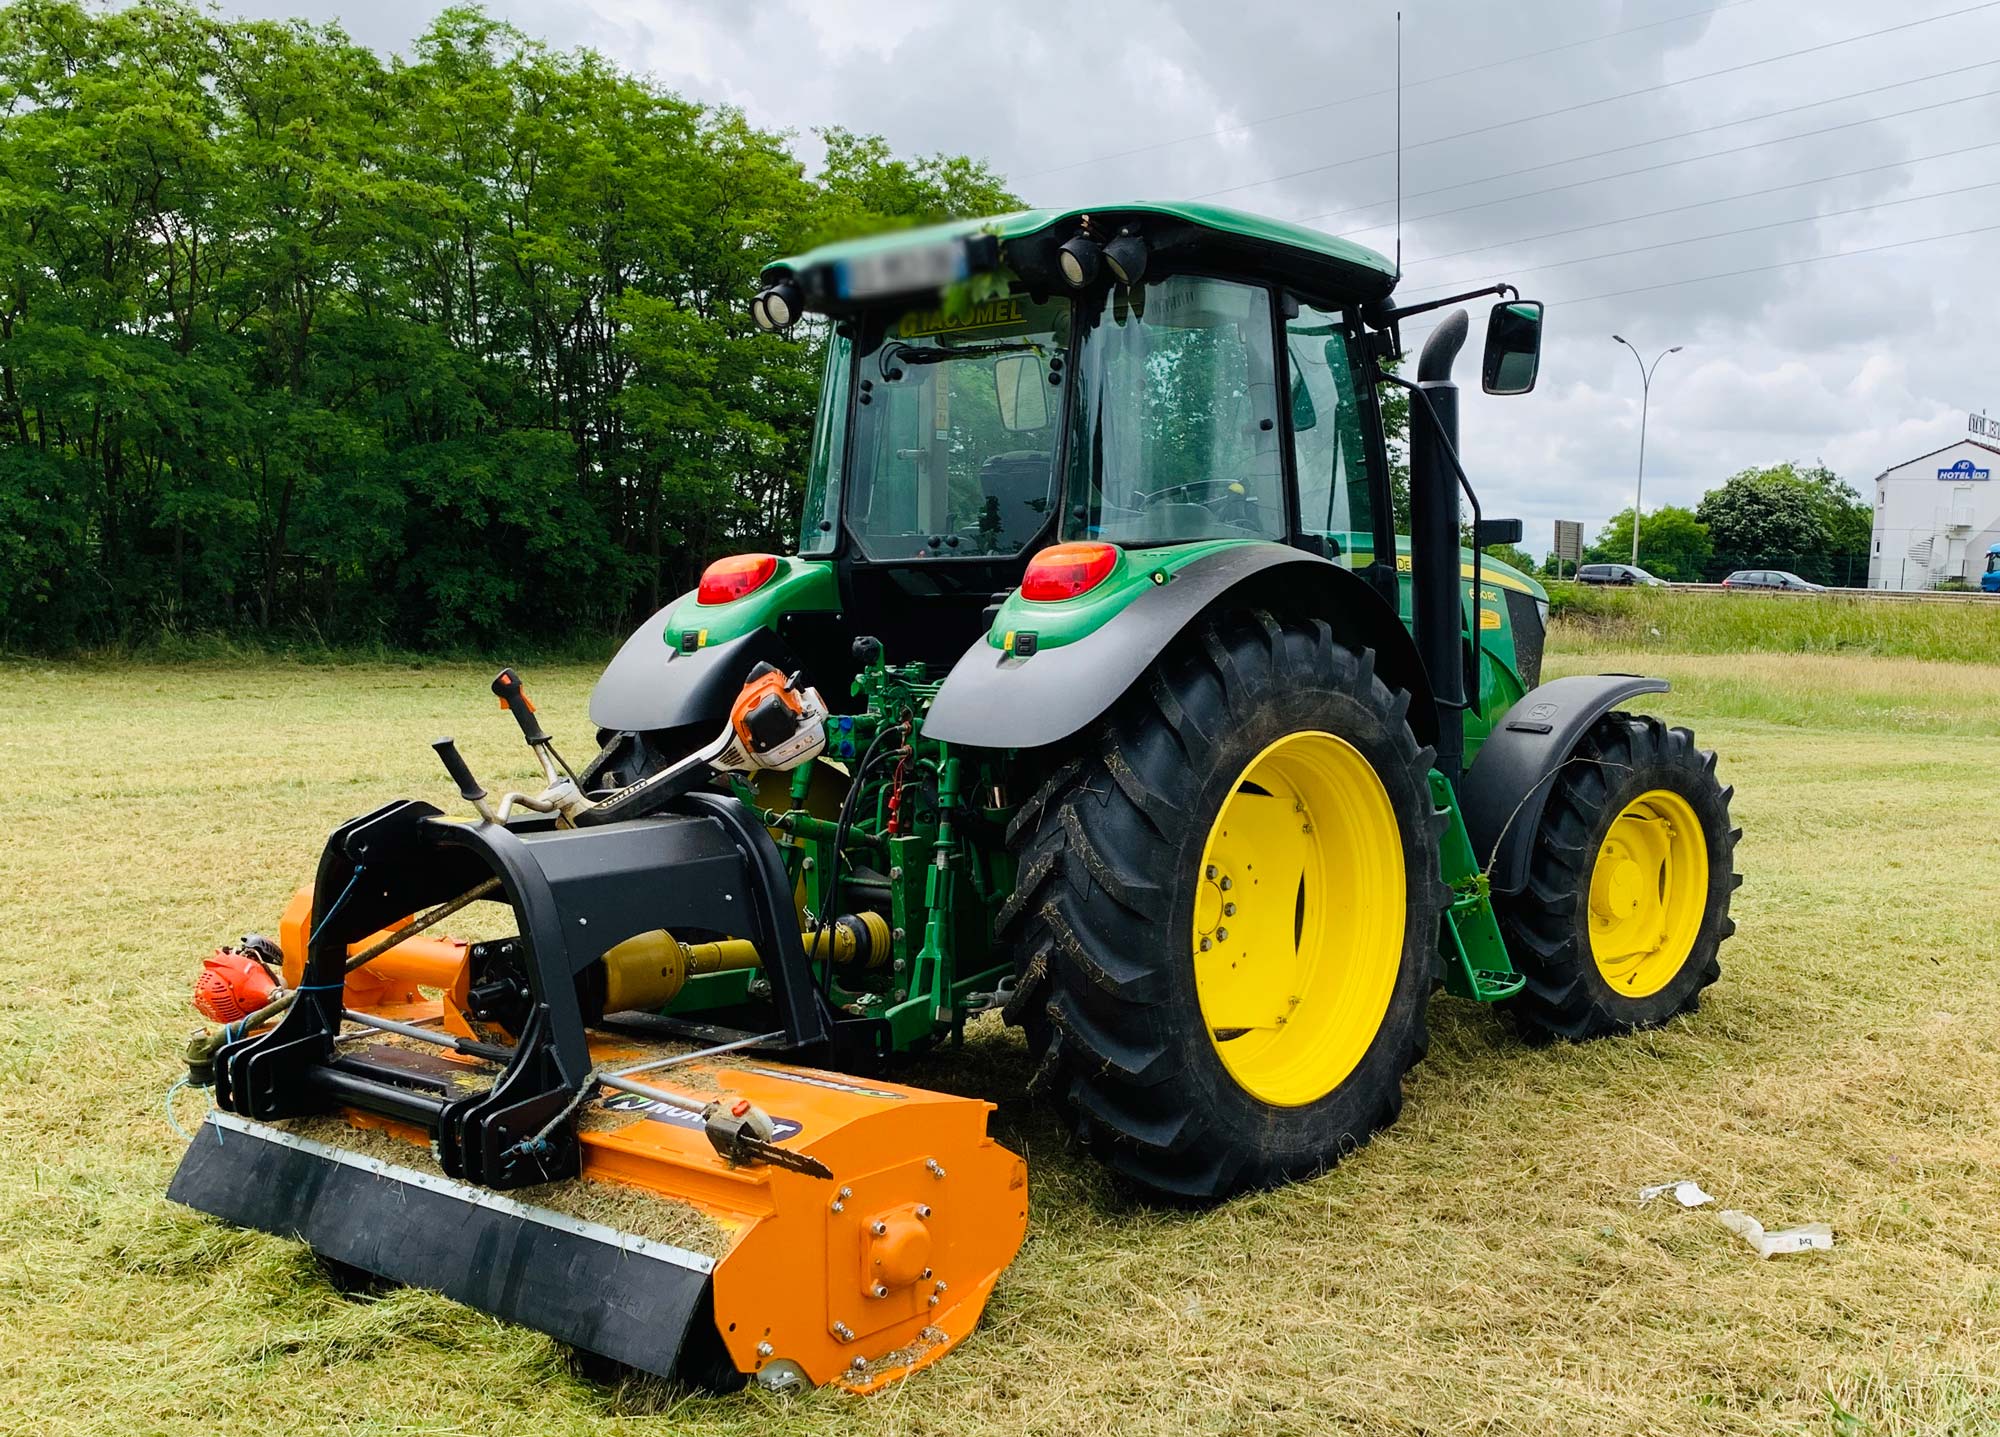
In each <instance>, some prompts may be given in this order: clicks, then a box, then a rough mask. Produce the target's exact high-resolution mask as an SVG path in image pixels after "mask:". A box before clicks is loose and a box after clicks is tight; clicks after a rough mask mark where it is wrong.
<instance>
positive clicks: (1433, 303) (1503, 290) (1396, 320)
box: [1368, 284, 1521, 329]
mask: <svg viewBox="0 0 2000 1437" xmlns="http://www.w3.org/2000/svg"><path fill="white" fill-rule="evenodd" d="M1489 294H1493V295H1498V296H1499V297H1500V298H1502V299H1519V298H1520V297H1521V291H1520V290H1518V289H1516V288H1515V287H1514V286H1513V285H1511V284H1489V285H1487V286H1486V288H1484V289H1469V290H1467V291H1466V292H1465V293H1464V294H1454V295H1451V296H1449V297H1447V298H1445V299H1427V300H1425V301H1424V302H1423V303H1422V304H1406V305H1402V306H1400V307H1399V308H1396V309H1383V310H1375V311H1374V312H1372V313H1370V314H1369V315H1368V322H1369V323H1370V324H1372V325H1374V326H1375V327H1376V328H1377V329H1387V328H1388V327H1389V326H1390V325H1394V324H1401V323H1402V322H1403V321H1404V320H1406V319H1408V318H1409V317H1410V316H1411V315H1413V314H1428V313H1430V312H1431V311H1432V310H1434V309H1443V308H1444V307H1445V306H1446V305H1448V304H1460V303H1463V302H1464V301H1465V300H1468V299H1481V298H1484V297H1485V296H1486V295H1489Z"/></svg>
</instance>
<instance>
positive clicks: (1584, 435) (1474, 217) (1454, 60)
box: [226, 0, 2000, 547]
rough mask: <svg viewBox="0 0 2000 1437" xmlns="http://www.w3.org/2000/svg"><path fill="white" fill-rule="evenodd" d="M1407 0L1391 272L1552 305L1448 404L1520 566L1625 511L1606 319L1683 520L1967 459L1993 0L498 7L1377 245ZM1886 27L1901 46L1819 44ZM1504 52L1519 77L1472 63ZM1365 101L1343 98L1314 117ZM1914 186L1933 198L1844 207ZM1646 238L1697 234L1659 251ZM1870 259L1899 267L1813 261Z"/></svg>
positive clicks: (679, 83) (509, 0) (1985, 387)
mask: <svg viewBox="0 0 2000 1437" xmlns="http://www.w3.org/2000/svg"><path fill="white" fill-rule="evenodd" d="M1399 4H1400V8H1402V9H1403V11H1404V12H1405V21H1404V30H1403V54H1404V74H1405V77H1406V80H1407V82H1408V83H1407V85H1406V89H1405V103H1404V114H1403V132H1404V139H1405V154H1404V166H1403V184H1404V189H1405V193H1406V202H1405V223H1404V227H1403V234H1402V240H1403V246H1404V252H1405V254H1406V255H1407V256H1409V258H1410V261H1411V263H1410V267H1409V275H1408V279H1407V281H1406V283H1407V285H1408V286H1409V287H1410V288H1411V289H1412V290H1417V289H1421V288H1422V287H1423V286H1426V285H1436V284H1445V283H1450V282H1453V281H1459V280H1465V281H1469V282H1471V283H1472V284H1479V283H1485V282H1487V281H1489V280H1493V279H1504V278H1506V277H1507V276H1508V275H1510V274H1513V273H1521V274H1522V281H1521V282H1522V285H1523V287H1524V288H1525V289H1527V290H1528V292H1529V293H1530V294H1531V295H1535V294H1539V295H1540V296H1542V297H1543V298H1545V299H1546V300H1547V301H1548V302H1549V304H1550V309H1549V321H1548V339H1547V344H1546V348H1545V360H1544V371H1543V379H1542V382H1541V385H1540V386H1539V388H1538V389H1537V390H1536V392H1535V394H1533V395H1532V396H1529V397H1527V398H1525V399H1509V400H1505V401H1496V400H1490V399H1487V398H1485V397H1484V396H1481V395H1478V394H1477V393H1471V394H1468V396H1467V399H1466V403H1465V413H1464V427H1465V447H1466V450H1467V453H1468V456H1469V457H1470V458H1471V459H1472V460H1473V461H1474V463H1473V467H1474V473H1475V477H1476V479H1477V480H1478V482H1479V484H1480V488H1481V492H1482V497H1483V499H1484V501H1485V506H1486V509H1487V512H1489V513H1496V514H1498V513H1512V514H1520V515H1522V516H1523V517H1525V518H1527V519H1529V520H1531V521H1532V522H1531V526H1530V534H1529V537H1530V540H1531V543H1532V544H1533V545H1534V546H1536V547H1543V546H1546V545H1547V544H1548V543H1549V536H1548V526H1547V521H1548V520H1552V519H1555V518H1576V519H1582V520H1584V521H1586V523H1587V524H1588V525H1590V526H1591V527H1593V528H1594V527H1595V526H1596V525H1597V524H1599V523H1601V522H1602V521H1603V520H1604V518H1606V517H1607V516H1608V515H1609V514H1610V513H1612V512H1613V511H1615V510H1617V509H1619V508H1621V507H1623V506H1624V505H1626V504H1629V503H1630V502H1631V497H1632V480H1633V471H1634V469H1635V467H1636V464H1637V458H1638V431H1639V407H1640V406H1639V376H1638V373H1637V366H1635V365H1634V364H1633V362H1632V357H1631V355H1630V354H1629V353H1627V352H1625V351H1624V350H1623V348H1622V347H1621V346H1619V345H1616V344H1614V343H1613V342H1612V341H1611V339H1610V337H1609V336H1610V335H1611V333H1613V332H1614V331H1616V332H1618V333H1622V334H1625V335H1626V336H1627V337H1629V338H1631V339H1632V340H1634V342H1635V343H1637V344H1639V346H1640V347H1641V348H1642V349H1644V350H1645V351H1646V353H1647V357H1648V358H1649V359H1650V357H1651V356H1652V355H1653V354H1654V353H1657V352H1658V351H1659V350H1661V349H1664V348H1666V347H1667V346H1668V345H1672V344H1680V345H1682V346H1684V348H1683V352H1682V353H1680V354H1678V355H1674V356H1672V357H1670V358H1669V359H1668V360H1666V361H1665V363H1664V364H1663V365H1662V367H1661V369H1660V371H1659V375H1658V379H1657V380H1656V382H1655V386H1654V389H1653V394H1652V402H1651V405H1650V407H1649V412H1648V419H1647V446H1646V498H1647V502H1648V505H1649V506H1650V505H1652V504H1655V503H1668V502H1673V503H1691V502H1693V500H1694V499H1695V498H1696V497H1697V496H1698V495H1699V494H1700V492H1701V491H1702V489H1704V488H1706V487H1708V486H1709V485H1712V484H1714V483H1716V482H1718V481H1719V480H1721V479H1722V478H1724V477H1726V476H1727V475H1729V474H1731V473H1733V472H1735V471H1736V470H1738V469H1741V468H1744V467H1745V466H1747V465H1751V464H1761V463H1770V462H1775V461H1778V460H1781V459H1787V458H1792V459H1798V460H1801V461H1811V460H1812V459H1814V458H1821V457H1823V458H1824V459H1825V460H1826V461H1827V462H1828V463H1830V464H1832V465H1834V466H1835V467H1836V468H1837V469H1839V470H1840V471H1841V472H1843V473H1845V474H1846V475H1847V476H1848V477H1850V478H1851V479H1853V480H1855V481H1856V482H1857V484H1861V483H1865V481H1866V480H1868V479H1869V478H1872V477H1873V475H1874V474H1876V473H1878V472H1879V471H1880V470H1882V469H1885V468H1887V467H1889V466H1890V465H1892V464H1895V463H1898V462H1901V461H1902V460H1904V459H1907V458H1909V457H1911V456H1912V455H1915V454H1917V453H1921V452H1923V451H1924V450H1925V449H1928V448H1934V447H1936V446H1938V445H1940V444H1943V443H1946V442H1949V441H1950V440H1952V439H1954V438H1956V437H1958V435H1959V434H1960V433H1961V432H1962V431H1963V427H1964V426H1963V419H1962V417H1961V416H1962V414H1963V412H1964V410H1965V409H1967V408H1978V407H1981V406H1982V405H1984V406H1986V407H1989V408H1994V407H2000V386H1997V385H1996V382H1995V380H1994V377H1993V376H1994V374H1995V373H1996V369H1995V366H1994V364H1993V362H1992V358H1991V354H1990V350H1989V349H1988V347H1987V345H1988V336H1989V335H1990V333H1991V325H1990V323H1988V322H1986V321H1985V320H1984V316H1985V315H1986V314H1988V313H1990V311H1991V308H1992V298H1993V283H1992V273H1993V263H1992V261H1993V256H1994V255H1995V254H1996V253H2000V232H1995V233H1988V234H1984V235H1970V236H1966V237H1964V238H1961V239H1957V240H1933V239H1930V238H1929V237H1931V236H1938V235H1943V234H1947V233H1949V232H1952V231H1960V230H1970V229H1977V228H1979V227H1981V226H1989V225H1991V226H2000V187H1988V188H1984V189H1976V188H1971V187H1973V186H1978V185H1981V184H1984V183H1987V182H1989V181H1992V180H2000V163H1996V161H2000V96H1994V95H1987V94H1984V92H1986V91H1991V90H2000V63H1982V61H1983V60H1984V59H1985V57H1994V60H1995V61H2000V10H1996V11H1985V10H1982V11H1976V12H1974V13H1969V14H1962V15H1957V16H1953V17H1950V18H1942V19H1937V20H1935V21H1933V22H1930V23H1924V22H1925V17H1926V16H1939V15H1943V14H1944V13H1945V12H1946V11H1949V10H1953V9H1958V8H1962V7H1961V6H1959V5H1953V4H1947V3H1943V0H1940V3H1938V4H1936V5H1927V6H1926V7H1925V8H1924V9H1923V10H1922V11H1921V12H1918V13H1915V14H1912V13H1910V11H1909V9H1908V8H1907V7H1900V6H1898V7H1883V6H1881V5H1879V4H1870V3H1865V0H1823V3H1820V4H1816V5H1812V6H1802V5H1796V4H1788V3H1784V0H1720V3H1716V4H1714V5H1713V6H1712V8H1709V9H1706V10H1704V11H1702V12H1701V13H1698V14H1688V13H1686V12H1688V11H1690V10H1694V9H1695V8H1696V7H1695V5H1694V4H1693V0H1657V3H1651V0H1649V3H1646V4H1635V3H1628V0H1565V3H1564V4H1561V5H1512V6H1502V5H1488V4H1480V3H1475V0H1431V3H1425V0H1349V3H1346V4H1342V5H1340V6H1338V7H1332V6H1328V7H1324V8H1323V9H1322V10H1321V12H1320V13H1319V15H1318V16H1317V17H1316V18H1310V17H1307V16H1306V15H1304V14H1303V13H1302V12H1301V10H1300V8H1299V7H1297V6H1295V5H1294V6H1274V5H1258V4H1240V3H1239V4H1225V5H1216V4H1212V3H1208V0H1100V3H1097V4H1093V5H1076V4H1055V3H1050V0H1029V3H1025V4H1017V5H1011V6H996V5H992V4H990V3H974V0H934V3H927V4H924V5H903V6H884V5H880V4H878V3H875V0H709V3H690V0H674V3H656V2H655V0H561V3H557V4H554V5H550V4H541V3H536V4H530V3H528V0H506V3H500V4H496V5H495V6H494V7H493V8H494V10H495V13H498V14H502V15H505V16H506V17H507V18H509V19H511V20H512V21H513V22H514V23H516V24H517V25H519V26H521V27H522V28H523V29H524V30H527V31H528V32H530V33H532V34H536V35H539V36H541V37H543V38H545V39H547V40H549V41H551V42H552V43H555V44H558V45H565V46H567V45H592V46H596V47H598V48H600V49H602V50H604V51H605V52H606V53H608V54H610V55H612V56H614V57H616V58H617V59H618V60H619V61H620V62H621V63H624V64H628V65H630V66H632V67H633V68H635V69H638V70H641V71H644V72H647V73H649V74H651V75H653V76H654V77H656V78H657V79H659V80H660V81H661V82H662V83H665V84H668V85H671V86H673V87H674V88H677V89H679V90H681V91H683V92H684V93H686V94H689V95H690V96H693V97H696V98H700V99H704V100H708V101H711V102H716V103H724V104H731V105H737V106H740V107H742V108H743V109H744V110H745V111H746V112H747V113H748V114H749V116H750V117H751V119H752V120H753V121H755V122H757V123H760V124H763V125H767V126H770V127H772V128H776V129H783V130H789V131H792V132H794V133H795V134H797V135H799V136H800V141H799V147H800V152H801V155H802V157H804V158H806V159H807V160H808V162H811V161H812V160H814V159H815V158H816V149H815V146H814V145H813V143H812V141H811V140H810V137H809V135H807V132H808V131H809V130H810V128H811V127H813V126H816V125H826V124H839V125H844V126H846V127H848V128H850V129H855V130H860V131H871V132H878V133H881V134H883V135H885V136H887V137H888V138H889V140H890V141H891V142H892V143H893V144H894V145H896V146H897V147H898V148H899V149H903V150H906V151H924V152H928V151H939V150H942V151H950V152H965V153H971V154H976V155H982V156H984V157H986V158H988V159H990V160H992V161H993V162H994V163H995V164H996V165H997V166H999V167H1000V168H1001V169H1002V170H1003V171H1004V172H1005V173H1007V174H1008V175H1010V176H1011V177H1013V178H1014V180H1015V182H1016V187H1017V188H1018V189H1020V190H1021V191H1022V192H1023V193H1024V194H1026V195H1027V196H1029V197H1030V198H1031V199H1032V200H1035V201H1037V202H1046V203H1059V204H1071V203H1087V202H1093V201H1097V202H1101V201H1103V200H1105V199H1107V198H1120V197H1130V196H1141V195H1143V196H1149V197H1163V198H1173V197H1186V196H1190V195H1197V194H1202V193H1204V192H1208V191H1216V190H1227V191H1228V193H1227V194H1225V195H1221V196H1218V199H1219V200H1220V201H1221V202H1225V203H1229V204H1234V205H1238V206H1240V207H1242V208H1245V209H1253V210H1259V211H1263V212H1266V213H1271V214H1276V215H1282V216H1287V217H1304V216H1314V215H1322V214H1326V213H1328V212H1331V211H1347V213H1344V214H1341V215H1339V216H1337V217H1336V218H1333V219H1329V220H1326V221H1323V222H1321V223H1323V225H1324V227H1326V228H1329V229H1332V230H1335V231H1346V230H1356V229H1361V233H1360V234H1359V236H1358V238H1360V239H1361V240H1362V242H1364V243H1369V244H1373V245H1376V246H1378V247H1381V248H1384V249H1389V248H1392V247H1393V245H1394V242H1395V233H1394V230H1393V229H1392V228H1390V227H1389V222H1390V220H1391V219H1392V217H1393V206H1392V205H1391V204H1389V203H1386V201H1388V200H1389V198H1390V196H1391V195H1392V194H1393V192H1394V187H1395V166H1394V163H1393V160H1392V159H1390V158H1388V157H1386V156H1382V155H1381V154H1380V152H1383V151H1387V150H1389V149H1391V148H1392V146H1393V144H1394V139H1395V128H1396V127H1395V109H1394V106H1393V103H1392V102H1391V100H1390V99H1389V98H1388V97H1386V96H1382V95H1371V92H1375V91H1379V90H1382V89H1384V88H1386V87H1389V86H1390V85H1391V84H1392V83H1393V79H1394V45H1395V25H1394V20H1393V16H1394V13H1395V10H1396V9H1397V8H1398V7H1399ZM226 8H233V9H236V10H238V11H240V12H243V13H252V12H254V13H262V14H276V13H289V12H303V13H306V14H308V15H310V16H312V17H313V18H318V19H328V18H338V19H340V20H341V22H342V23H343V24H344V25H345V26H346V27H347V28H348V30H349V31H350V33H352V34H354V35H355V36H356V37H357V38H359V39H361V40H364V41H366V42H367V43H370V44H373V45H376V46H378V47H380V48H384V49H392V48H397V47H401V46H404V45H407V44H408V42H409V40H410V39H411V37H412V36H414V35H415V34H416V33H417V32H418V31H419V30H420V29H421V28H422V27H423V26H424V25H425V24H427V23H428V22H429V20H430V18H431V17H432V16H433V15H434V14H435V13H436V11H437V10H438V9H439V8H441V5H440V4H439V3H438V0H421V3H418V4H414V5H412V4H409V3H406V0H398V3H395V4H391V3H389V0H350V3H339V0H237V3H235V4H234V5H233V6H229V7H226ZM1913 22H1915V23H1913ZM1892 26H1905V27H1906V28H1902V29H1899V30H1894V31H1893V32H1891V33H1885V34H1881V35H1878V36H1875V37H1874V38H1870V39H1866V40H1861V41H1859V42H1858V43H1840V42H1843V41H1847V40H1849V39H1851V38H1852V37H1856V36H1861V35H1863V34H1865V33H1867V32H1874V31H1883V30H1887V29H1888V28H1889V27H1892ZM1640 27H1643V28H1640ZM1617 32H1629V33H1617ZM1554 47H1564V48H1561V49H1556V50H1555V52H1554V53H1548V54H1535V53H1534V52H1539V51H1549V50H1552V49H1554ZM1816 47H1817V48H1816ZM1800 51H1807V52H1809V53H1802V54H1792V52H1800ZM1788 54H1791V55H1792V58H1786V59H1776V58H1773V57H1779V56H1784V55H1788ZM1514 56H1528V57H1529V58H1525V59H1521V60H1519V61H1518V62H1516V63H1504V64H1494V63H1492V62H1494V61H1499V60H1507V59H1508V58H1509V57H1514ZM1766 60H1769V61H1770V63H1761V62H1764V61H1766ZM1474 67H1479V68H1476V69H1475V68H1474ZM1468 69H1470V70H1472V73H1467V74H1454V72H1459V71H1465V70H1468ZM1718 71H1729V72H1730V73H1724V74H1717V73H1715V72H1718ZM1437 76H1451V78H1446V79H1441V80H1435V81H1433V77H1437ZM1702 77H1708V78H1702ZM1663 87H1664V88H1663ZM1861 92H1872V93H1861ZM1358 95H1359V96H1369V97H1368V98H1364V99H1360V100H1356V101H1353V102H1351V103H1337V102H1340V101H1343V100H1346V99H1348V98H1349V97H1352V96H1358ZM1841 97H1846V98H1841ZM1822 102H1826V103H1822ZM1552 111H1556V112H1560V113H1555V114H1550V113H1549V112H1552ZM1781 111H1789V112H1790V113H1777V112H1781ZM1900 112H1915V113H1900ZM1537 116H1545V118H1536V117H1537ZM1279 117H1281V118H1279ZM1885 117H1890V118H1885ZM1696 131H1699V132H1701V133H1690V132H1696ZM1218 132H1219V133H1218ZM1815 132H1819V133H1815ZM1674 136H1679V137H1680V138H1668V137H1674ZM1974 146H1982V147H1983V148H1979V149H1977V150H1975V151H1974V152H1973V153H1969V154H1957V155H1950V154H1945V153H1944V152H1947V151H1953V150H1965V149H1967V148H1968V147H1974ZM1127 151H1136V153H1125V152H1127ZM1602 151H1616V153H1611V154H1600V153H1599V152H1602ZM1584 156H1596V157H1595V158H1580V157H1584ZM1925 156H1941V157H1940V158H1924V157H1925ZM1363 157H1372V158H1363ZM1521 170H1528V171H1530V172H1529V173H1525V174H1518V175H1510V177H1507V178H1495V176H1500V175H1503V174H1509V172H1513V171H1521ZM1860 170H1866V171H1867V173H1863V174H1852V173H1850V172H1853V171H1860ZM1628 171H1638V173H1626V172H1628ZM1839 175H1845V176H1847V177H1846V178H1841V179H1830V178H1828V177H1830V176H1839ZM1266 181H1268V182H1266ZM1801 181H1812V183H1805V184H1802V183H1799V182H1801ZM1447 187H1449V188H1447ZM1426 191H1440V192H1439V193H1433V194H1425V193H1424V192H1426ZM1936 191H1951V192H1952V193H1949V194H1947V195H1945V196H1944V197H1942V198H1934V199H1926V200H1917V201H1913V202H1911V203H1907V204H1898V205H1893V206H1886V207H1882V208H1876V209H1871V210H1868V211H1866V212H1862V213H1838V212H1847V211H1855V210H1860V209H1861V208H1862V207H1864V206H1877V205H1882V204H1883V202H1885V201H1890V200H1899V199H1903V198H1905V197H1908V196H1915V195H1925V194H1930V193H1932V192H1936ZM1661 210H1675V211H1676V212H1675V213H1671V214H1664V215H1662V214H1657V213H1656V212H1658V211H1661ZM1636 216H1648V217H1647V218H1635V217H1636ZM1779 221H1797V222H1796V223H1778V222H1779ZM1586 225H1587V226H1592V227H1593V228H1590V229H1588V230H1584V231H1582V232H1579V233H1575V234H1568V235H1557V236H1553V237H1547V236H1551V232H1553V231H1558V230H1568V229H1575V228H1577V227H1579V226H1586ZM1364 226H1365V227H1366V228H1365V229H1362V228H1361V227H1364ZM1732 232H1734V233H1732ZM1538 237H1541V238H1538ZM1672 240H1687V241H1689V242H1688V243H1685V244H1675V245H1672V246H1671V247H1658V246H1661V245H1662V243H1663V242H1665V241H1672ZM1909 240H1922V241H1924V242H1923V243H1918V244H1910V245H1905V244H1904V243H1903V242H1904V241H1909ZM1878 246H1893V247H1891V248H1882V249H1880V250H1879V251H1878V252H1876V253H1872V254H1861V255H1855V256H1852V257H1849V258H1835V259H1821V258H1819V257H1821V256H1827V255H1834V254H1838V253H1840V252H1842V251H1853V250H1863V249H1869V248H1873V247H1878ZM1475 247H1477V248H1478V252H1477V253H1474V254H1468V255H1463V256H1459V257H1455V258H1450V259H1438V260H1435V261H1431V260H1428V259H1426V258H1425V257H1426V256H1441V255H1447V254H1450V253H1452V252H1454V251H1460V250H1468V249H1473V248H1475ZM1620 251H1633V252H1631V253H1619V252H1620ZM1737 271H1752V272H1751V273H1743V274H1737V273H1735V272H1737ZM1711 277H1713V278H1711ZM1680 281H1688V282H1685V283H1681V282H1680ZM1412 330H1413V332H1414V330H1415V326H1414V325H1413V326H1412ZM1474 338H1475V339H1477V338H1478V334H1477V332H1476V330H1475V335H1474ZM1467 367H1468V368H1469V366H1467Z"/></svg>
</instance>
